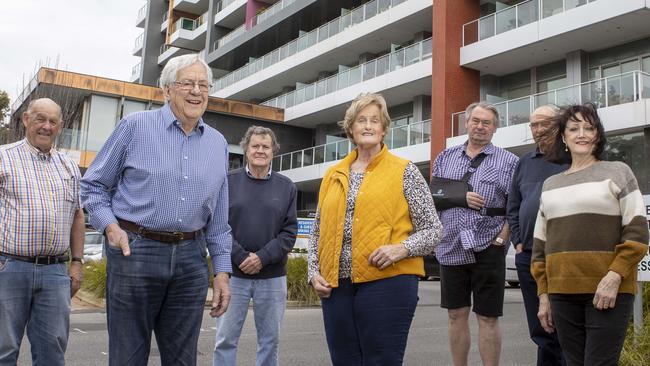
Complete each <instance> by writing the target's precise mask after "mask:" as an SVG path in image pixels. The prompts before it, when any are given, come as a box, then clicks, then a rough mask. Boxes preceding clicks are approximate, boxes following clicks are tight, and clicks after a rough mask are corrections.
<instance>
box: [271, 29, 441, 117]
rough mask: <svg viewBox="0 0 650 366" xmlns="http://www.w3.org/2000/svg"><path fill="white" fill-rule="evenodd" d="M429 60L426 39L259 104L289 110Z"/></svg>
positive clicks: (429, 54) (427, 41)
mask: <svg viewBox="0 0 650 366" xmlns="http://www.w3.org/2000/svg"><path fill="white" fill-rule="evenodd" d="M430 58H431V38H428V39H425V40H424V41H421V42H418V43H415V44H412V45H410V46H408V47H405V48H402V49H399V50H397V51H394V52H392V53H389V54H386V55H384V56H381V57H378V58H376V59H374V60H371V61H368V62H366V63H364V64H361V65H358V66H355V67H352V68H350V69H347V70H345V71H343V72H340V73H337V74H335V75H332V76H330V77H328V78H326V79H322V80H318V81H316V82H314V83H312V84H309V85H306V86H304V87H302V88H300V89H297V90H294V91H292V92H289V93H286V94H282V95H280V96H278V97H275V98H273V99H270V100H267V101H266V102H264V103H262V105H266V106H270V107H277V108H283V109H287V108H291V107H293V106H296V105H298V104H301V103H304V102H307V101H310V100H312V99H315V98H318V97H321V96H324V95H326V94H330V93H334V92H336V91H338V90H341V89H344V88H347V87H349V86H352V85H355V84H359V83H361V82H364V81H367V80H370V79H373V78H376V77H379V76H382V75H384V74H388V73H390V72H393V71H395V70H398V69H401V68H404V67H407V66H409V65H413V64H416V63H418V62H421V61H423V60H426V59H430ZM430 71H431V70H429V74H430Z"/></svg>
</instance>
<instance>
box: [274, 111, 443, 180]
mask: <svg viewBox="0 0 650 366" xmlns="http://www.w3.org/2000/svg"><path fill="white" fill-rule="evenodd" d="M429 141H431V120H427V121H422V122H417V123H411V124H408V125H401V126H395V127H392V128H390V129H389V130H388V133H387V134H386V137H385V138H384V143H385V144H386V146H388V148H389V149H398V148H400V147H406V146H411V145H417V144H423V143H425V142H429ZM353 149H354V144H353V143H352V142H351V141H350V140H348V139H341V140H339V141H333V142H330V143H327V144H323V145H318V146H313V147H310V148H307V149H303V150H298V151H293V152H289V153H286V154H282V155H278V156H276V157H274V158H273V169H274V170H276V171H282V170H289V169H297V168H302V167H306V166H310V165H316V164H321V163H326V162H329V161H336V160H340V159H343V158H344V157H345V156H346V155H347V154H348V153H349V152H350V151H352V150H353Z"/></svg>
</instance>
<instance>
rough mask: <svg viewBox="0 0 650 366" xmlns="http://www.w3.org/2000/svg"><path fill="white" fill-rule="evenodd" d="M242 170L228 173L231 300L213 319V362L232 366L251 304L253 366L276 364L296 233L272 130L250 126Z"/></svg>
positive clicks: (292, 194)
mask: <svg viewBox="0 0 650 366" xmlns="http://www.w3.org/2000/svg"><path fill="white" fill-rule="evenodd" d="M240 145H241V147H242V149H243V150H244V152H245V156H246V165H245V167H244V168H243V169H237V170H234V171H231V172H230V173H228V189H229V191H228V192H229V215H228V223H229V224H230V227H231V228H232V237H233V245H232V263H233V274H232V276H233V277H232V279H231V280H230V286H231V287H230V291H231V295H232V298H231V300H230V306H229V308H228V310H227V311H226V313H225V314H224V315H222V316H221V317H220V318H218V319H217V340H216V345H215V349H214V354H213V363H214V365H215V366H216V365H218V366H235V365H236V357H237V341H238V340H239V336H240V334H241V330H242V326H243V325H244V320H245V319H246V314H247V312H248V304H249V302H250V300H251V299H252V300H253V314H254V317H255V328H256V329H257V363H256V364H257V365H269V366H273V365H278V343H279V333H280V324H281V323H282V318H283V316H284V308H285V305H286V299H287V277H286V264H287V255H288V254H289V252H291V250H292V249H293V246H294V244H295V242H296V232H297V230H298V224H297V218H296V186H295V185H294V184H293V182H291V180H290V179H289V178H287V177H285V176H283V175H281V174H279V173H277V172H273V171H271V161H272V159H273V154H274V153H275V152H277V151H278V150H279V148H280V147H279V145H278V143H277V141H276V138H275V134H274V133H273V131H272V130H270V129H268V128H265V127H259V126H251V127H250V128H249V129H248V131H246V134H245V135H244V138H243V139H242V141H241V143H240Z"/></svg>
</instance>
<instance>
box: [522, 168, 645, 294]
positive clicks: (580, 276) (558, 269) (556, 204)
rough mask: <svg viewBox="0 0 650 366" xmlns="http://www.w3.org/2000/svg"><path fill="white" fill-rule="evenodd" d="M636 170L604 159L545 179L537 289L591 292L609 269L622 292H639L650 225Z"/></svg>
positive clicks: (534, 267)
mask: <svg viewBox="0 0 650 366" xmlns="http://www.w3.org/2000/svg"><path fill="white" fill-rule="evenodd" d="M647 225H648V224H647V222H646V217H645V210H644V203H643V199H642V197H641V192H640V191H639V187H638V184H637V181H636V178H635V177H634V174H633V173H632V170H631V169H630V168H629V167H628V166H627V165H625V164H624V163H621V162H609V161H599V162H596V163H595V164H593V165H591V166H589V167H587V168H585V169H583V170H580V171H577V172H574V173H569V174H565V173H560V174H556V175H554V176H551V177H550V178H548V179H547V180H546V181H545V182H544V186H543V188H542V196H541V198H540V207H539V213H538V215H537V221H536V223H535V234H534V242H533V256H532V264H531V268H530V271H531V273H532V275H533V277H534V278H535V281H537V288H538V290H537V293H538V294H542V293H549V294H554V293H555V294H592V293H595V292H596V287H597V286H598V283H599V282H600V280H601V279H602V278H603V277H604V276H605V275H606V274H607V272H608V271H614V272H616V273H618V274H620V275H621V277H622V282H621V285H620V287H619V290H618V291H619V293H630V294H633V293H635V292H636V274H637V264H638V263H639V261H640V260H641V258H643V256H644V255H645V253H646V251H647V250H648V245H647V244H648V226H647Z"/></svg>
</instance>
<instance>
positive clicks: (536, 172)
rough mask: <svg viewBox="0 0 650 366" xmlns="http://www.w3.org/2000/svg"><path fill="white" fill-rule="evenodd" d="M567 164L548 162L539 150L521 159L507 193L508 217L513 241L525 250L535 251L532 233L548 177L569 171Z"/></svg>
mask: <svg viewBox="0 0 650 366" xmlns="http://www.w3.org/2000/svg"><path fill="white" fill-rule="evenodd" d="M568 167H569V166H568V165H560V164H554V163H551V162H550V161H548V160H547V159H546V158H545V157H544V154H542V153H541V152H539V150H538V149H536V150H535V151H532V152H529V153H528V154H526V155H524V156H522V157H521V159H519V163H517V167H516V168H515V172H514V174H513V177H512V186H511V187H510V193H509V194H508V206H507V216H508V224H509V225H510V241H512V244H513V245H517V244H519V243H522V244H523V247H524V248H523V249H524V250H525V251H531V250H532V249H533V231H534V230H535V220H536V219H537V211H539V197H540V196H541V195H542V185H543V184H544V181H545V180H546V178H548V177H550V176H551V175H555V174H558V173H560V172H563V171H565V170H567V169H568Z"/></svg>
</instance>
